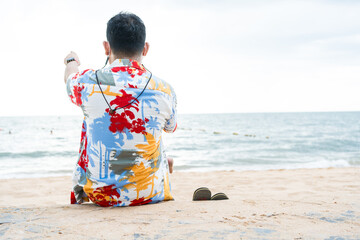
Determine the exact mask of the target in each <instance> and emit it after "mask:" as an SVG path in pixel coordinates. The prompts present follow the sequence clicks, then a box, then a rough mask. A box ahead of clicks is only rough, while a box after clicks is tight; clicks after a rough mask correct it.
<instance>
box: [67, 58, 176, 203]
mask: <svg viewBox="0 0 360 240" xmlns="http://www.w3.org/2000/svg"><path fill="white" fill-rule="evenodd" d="M96 74H97V77H98V81H99V84H98V83H97V80H96ZM96 74H95V71H93V70H85V71H83V72H81V73H76V74H72V75H70V76H69V78H68V81H67V91H68V94H69V96H70V98H71V100H72V102H73V103H75V104H76V105H78V106H80V107H81V108H82V110H83V112H84V116H85V118H84V122H83V132H82V137H81V147H80V153H79V161H78V164H77V165H76V169H75V170H74V176H73V182H74V192H75V196H76V200H77V202H79V203H81V202H82V200H83V199H84V198H87V197H88V198H90V200H91V201H93V202H95V203H96V204H98V205H101V206H128V205H140V204H146V203H155V202H159V201H162V200H171V199H172V196H171V193H170V182H169V177H168V172H169V170H168V163H167V159H166V156H165V152H164V151H163V147H162V141H161V133H162V130H165V131H167V132H173V131H175V129H176V96H175V93H174V91H173V90H172V88H171V87H170V85H168V84H167V83H166V82H164V81H162V80H160V79H158V78H156V77H154V76H152V74H151V73H150V72H149V71H147V70H146V69H145V68H144V67H143V66H142V65H141V64H139V63H138V62H136V61H131V60H128V59H116V60H115V61H113V63H112V64H111V65H110V67H108V68H104V69H102V70H99V71H97V73H96ZM151 76H152V77H151ZM149 78H151V79H150V80H149ZM145 86H147V87H146V90H144V88H145ZM143 90H144V92H143V93H142V91H143ZM141 93H142V94H141ZM108 104H109V105H110V106H109V105H108ZM115 108H118V109H117V110H116V111H115V112H114V113H112V111H111V110H112V109H115Z"/></svg>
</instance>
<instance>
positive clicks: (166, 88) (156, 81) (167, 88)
mask: <svg viewBox="0 0 360 240" xmlns="http://www.w3.org/2000/svg"><path fill="white" fill-rule="evenodd" d="M148 89H152V90H156V91H160V92H163V93H166V94H168V95H170V96H173V95H175V91H174V89H173V87H172V86H171V85H170V84H169V83H168V82H166V81H165V80H163V79H161V78H159V77H157V76H154V75H152V77H151V79H150V82H149V86H148Z"/></svg>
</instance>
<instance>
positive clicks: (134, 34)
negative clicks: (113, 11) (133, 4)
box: [106, 12, 146, 57]
mask: <svg viewBox="0 0 360 240" xmlns="http://www.w3.org/2000/svg"><path fill="white" fill-rule="evenodd" d="M106 37H107V40H108V42H109V44H110V48H111V50H112V51H113V52H114V54H122V55H125V56H127V57H133V56H137V55H138V54H140V53H141V52H142V50H143V49H144V45H145V38H146V29H145V25H144V23H143V21H142V20H141V19H140V18H139V17H138V16H136V15H135V14H133V13H127V12H120V13H119V14H117V15H115V16H114V17H112V18H111V19H110V20H109V21H108V23H107V29H106Z"/></svg>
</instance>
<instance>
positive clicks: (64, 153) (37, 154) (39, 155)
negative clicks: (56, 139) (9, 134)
mask: <svg viewBox="0 0 360 240" xmlns="http://www.w3.org/2000/svg"><path fill="white" fill-rule="evenodd" d="M54 156H64V157H73V156H77V152H74V151H33V152H0V159H9V158H10V159H11V158H14V159H17V158H43V157H54Z"/></svg>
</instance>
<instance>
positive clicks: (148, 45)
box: [142, 42, 150, 57]
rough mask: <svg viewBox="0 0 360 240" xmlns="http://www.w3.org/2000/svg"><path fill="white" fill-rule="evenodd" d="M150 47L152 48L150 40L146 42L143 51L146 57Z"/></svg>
mask: <svg viewBox="0 0 360 240" xmlns="http://www.w3.org/2000/svg"><path fill="white" fill-rule="evenodd" d="M149 48H150V44H149V43H148V42H145V45H144V49H143V52H142V55H143V56H144V57H145V56H146V54H147V53H148V51H149Z"/></svg>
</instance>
